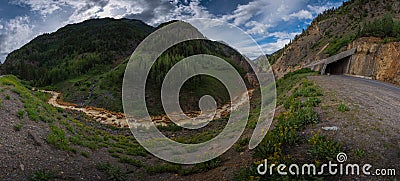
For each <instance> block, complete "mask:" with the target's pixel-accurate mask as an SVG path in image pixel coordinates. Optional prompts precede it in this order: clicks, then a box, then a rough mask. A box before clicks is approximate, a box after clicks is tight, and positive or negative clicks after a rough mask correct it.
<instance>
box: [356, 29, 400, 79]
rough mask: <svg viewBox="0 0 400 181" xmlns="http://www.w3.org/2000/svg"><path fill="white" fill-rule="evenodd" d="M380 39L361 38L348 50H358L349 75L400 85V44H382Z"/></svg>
mask: <svg viewBox="0 0 400 181" xmlns="http://www.w3.org/2000/svg"><path fill="white" fill-rule="evenodd" d="M382 42H383V40H382V39H380V38H372V37H370V38H359V39H357V40H355V41H354V42H352V43H351V44H350V45H349V46H348V49H351V48H356V50H357V51H356V53H355V54H354V55H353V56H352V60H351V64H350V67H349V73H350V74H353V75H362V76H367V77H372V78H373V79H376V80H381V81H385V82H389V83H392V84H396V85H400V42H390V43H382Z"/></svg>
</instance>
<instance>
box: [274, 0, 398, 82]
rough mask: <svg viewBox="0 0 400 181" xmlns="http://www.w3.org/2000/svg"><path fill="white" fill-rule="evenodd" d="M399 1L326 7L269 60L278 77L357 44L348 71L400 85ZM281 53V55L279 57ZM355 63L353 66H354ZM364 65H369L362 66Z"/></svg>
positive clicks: (364, 0)
mask: <svg viewBox="0 0 400 181" xmlns="http://www.w3.org/2000/svg"><path fill="white" fill-rule="evenodd" d="M399 9H400V2H399V1H396V0H384V1H378V0H351V1H348V2H345V3H343V6H341V7H339V8H337V9H330V10H326V11H325V12H323V13H322V14H320V15H319V16H318V17H317V18H315V19H314V20H313V22H312V23H311V25H310V26H309V27H308V28H307V29H306V30H304V31H303V32H302V34H300V35H298V36H296V37H295V39H294V40H293V41H292V42H291V43H290V44H288V45H286V46H285V47H284V48H283V49H281V50H280V51H278V52H276V53H275V54H273V55H272V59H271V60H270V61H271V62H272V63H274V65H273V68H274V71H275V73H276V76H277V77H278V78H280V77H282V76H283V75H284V74H286V73H288V72H292V71H294V70H297V69H300V68H301V67H303V66H304V65H306V64H309V63H312V62H316V61H318V60H321V59H324V58H327V57H329V56H332V55H335V54H337V53H339V52H341V51H345V50H349V49H352V48H356V50H357V51H356V52H357V53H356V54H355V56H353V60H352V61H354V64H352V65H351V66H350V69H351V70H349V72H348V73H349V74H354V75H362V76H367V77H371V78H374V79H378V80H382V81H387V82H390V83H394V84H398V85H400V82H399V79H400V76H399V73H400V72H399V71H400V67H399V65H398V61H396V60H398V58H399V54H398V53H395V52H399V50H400V47H399V46H398V43H396V42H398V41H399V40H400V21H399V20H400V11H399ZM276 57H278V58H276ZM353 65H354V66H353ZM361 69H370V70H362V71H361Z"/></svg>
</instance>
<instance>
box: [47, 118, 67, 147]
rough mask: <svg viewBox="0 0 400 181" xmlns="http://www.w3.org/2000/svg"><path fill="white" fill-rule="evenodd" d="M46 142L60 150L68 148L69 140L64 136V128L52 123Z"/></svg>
mask: <svg viewBox="0 0 400 181" xmlns="http://www.w3.org/2000/svg"><path fill="white" fill-rule="evenodd" d="M46 140H47V142H48V143H49V144H52V145H54V146H56V147H57V148H59V149H61V150H69V142H68V141H67V138H66V136H65V132H64V130H62V129H61V128H59V127H57V126H56V125H54V124H50V133H49V134H48V135H47V139H46Z"/></svg>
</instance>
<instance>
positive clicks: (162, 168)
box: [145, 163, 182, 174]
mask: <svg viewBox="0 0 400 181" xmlns="http://www.w3.org/2000/svg"><path fill="white" fill-rule="evenodd" d="M181 167H182V166H181V165H178V164H172V163H166V164H158V165H148V166H146V168H145V170H146V172H147V173H149V174H155V173H165V172H171V173H178V172H179V171H180V170H181V169H182V168H181Z"/></svg>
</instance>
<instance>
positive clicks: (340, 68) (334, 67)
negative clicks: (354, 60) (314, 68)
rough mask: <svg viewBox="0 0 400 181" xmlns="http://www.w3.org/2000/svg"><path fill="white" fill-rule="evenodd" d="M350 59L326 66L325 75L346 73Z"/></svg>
mask: <svg viewBox="0 0 400 181" xmlns="http://www.w3.org/2000/svg"><path fill="white" fill-rule="evenodd" d="M349 61H350V57H346V58H343V59H340V60H338V61H335V62H332V63H330V64H328V65H327V66H326V69H325V73H326V74H328V73H329V74H332V75H341V74H345V73H347V65H348V64H349Z"/></svg>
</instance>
